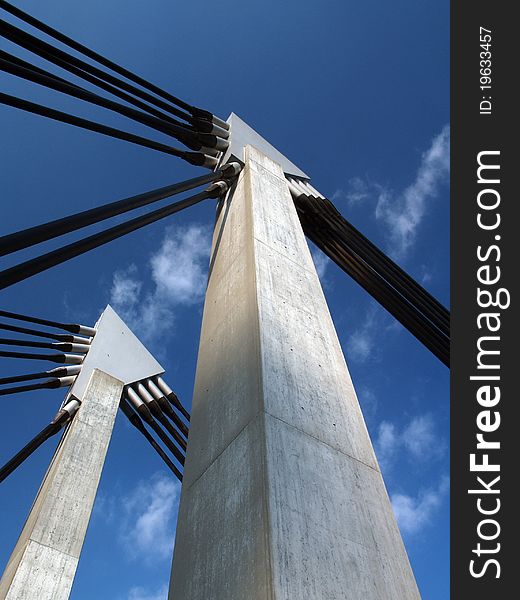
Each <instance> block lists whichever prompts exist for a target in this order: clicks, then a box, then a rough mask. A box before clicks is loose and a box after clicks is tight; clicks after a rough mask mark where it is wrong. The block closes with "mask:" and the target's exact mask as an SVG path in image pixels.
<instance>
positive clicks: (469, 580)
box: [451, 0, 520, 600]
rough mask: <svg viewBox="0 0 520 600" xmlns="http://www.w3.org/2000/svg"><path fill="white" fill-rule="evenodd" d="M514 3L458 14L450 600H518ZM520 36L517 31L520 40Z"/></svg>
mask: <svg viewBox="0 0 520 600" xmlns="http://www.w3.org/2000/svg"><path fill="white" fill-rule="evenodd" d="M514 8H515V5H514V3H511V2H504V1H502V2H500V1H495V2H483V1H481V0H472V1H470V0H464V1H461V2H452V7H451V88H452V89H451V95H452V96H451V132H452V134H451V140H452V142H451V143H452V149H451V253H452V271H451V289H452V311H451V315H452V324H451V334H452V336H451V337H452V350H451V377H452V379H451V380H452V384H451V406H452V422H451V439H452V441H451V457H452V458H451V461H452V464H451V472H452V476H451V536H452V537H451V550H452V552H451V597H452V598H453V599H457V600H465V599H466V598H468V599H471V600H480V599H486V600H488V599H489V600H499V599H502V598H504V599H505V598H508V599H509V598H513V597H518V591H516V592H515V591H514V590H515V589H516V588H517V584H516V582H517V580H518V578H519V577H520V564H518V565H517V564H516V563H517V562H518V561H517V555H518V549H517V548H518V544H517V540H516V539H515V538H516V530H517V529H518V527H517V523H518V520H519V517H518V512H519V509H520V503H519V498H518V491H517V490H518V487H519V486H518V485H515V484H516V483H517V476H518V467H517V466H516V464H517V459H518V457H519V455H520V429H519V428H518V427H517V419H518V417H517V413H518V410H517V407H518V405H519V403H520V395H519V392H518V385H517V384H516V381H515V379H516V378H517V377H520V352H519V351H518V349H517V347H516V346H517V344H516V343H515V342H516V338H517V336H519V335H520V327H519V318H518V302H519V298H520V295H519V292H518V279H519V278H520V233H519V231H520V230H519V222H520V217H519V216H518V214H519V210H518V207H519V205H520V197H519V192H518V191H517V190H515V189H513V184H514V182H515V181H516V179H517V177H518V173H519V172H520V160H519V158H520V156H519V153H518V151H516V150H515V149H514V146H515V145H516V142H517V139H518V134H519V127H518V123H519V118H518V115H517V110H515V109H513V102H514V96H515V93H516V92H515V91H514V88H517V87H518V86H516V85H515V83H516V81H515V80H517V79H518V75H517V74H518V72H519V68H518V59H519V58H520V51H519V47H518V43H517V40H518V38H519V37H520V36H518V34H516V33H517V32H516V31H515V29H517V28H518V22H517V19H515V17H514V16H513V10H514ZM515 34H516V35H515Z"/></svg>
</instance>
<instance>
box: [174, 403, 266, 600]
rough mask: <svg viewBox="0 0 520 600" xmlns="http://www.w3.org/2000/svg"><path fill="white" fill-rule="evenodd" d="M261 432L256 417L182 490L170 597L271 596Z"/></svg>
mask: <svg viewBox="0 0 520 600" xmlns="http://www.w3.org/2000/svg"><path fill="white" fill-rule="evenodd" d="M263 429H264V423H263V418H262V416H261V415H260V414H259V415H258V416H257V417H256V418H255V419H253V420H252V421H250V422H249V424H248V425H247V426H246V427H245V428H244V429H242V431H241V432H240V433H239V435H238V436H237V437H236V438H235V439H234V440H233V441H232V442H231V443H230V444H229V445H228V446H227V448H226V449H225V450H224V451H223V452H222V454H220V455H219V456H218V457H217V458H216V459H215V460H214V461H213V462H212V464H211V466H210V467H209V468H208V469H207V470H206V471H205V472H204V473H203V474H202V475H201V476H200V477H199V479H197V480H196V481H194V482H193V483H192V485H191V486H189V487H184V486H183V500H182V503H181V508H180V511H179V519H178V525H177V533H176V538H177V540H180V541H181V543H182V542H183V541H185V540H189V543H184V544H182V545H181V546H179V545H178V544H177V546H178V547H177V550H176V554H175V567H174V576H173V577H174V588H173V589H174V593H175V597H178V598H185V599H188V598H190V599H191V598H201V599H202V598H207V599H209V598H211V599H215V600H217V599H218V598H225V599H226V600H244V598H251V599H253V598H259V599H260V598H270V597H271V593H270V591H269V590H270V585H271V583H270V578H269V576H268V573H269V571H268V569H267V568H266V565H267V564H268V546H267V531H268V528H267V514H266V498H265V494H266V491H265V476H264V473H265V466H264V452H263V445H262V444H263V439H264V431H263ZM209 490H211V492H210V493H209V494H208V491H209ZM244 590H251V591H253V590H254V593H251V594H247V593H246V595H244V593H245V592H244Z"/></svg>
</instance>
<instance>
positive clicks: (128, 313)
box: [110, 224, 211, 341]
mask: <svg viewBox="0 0 520 600" xmlns="http://www.w3.org/2000/svg"><path fill="white" fill-rule="evenodd" d="M210 243H211V235H210V231H209V228H208V227H206V226H202V225H196V224H195V225H191V226H189V227H187V228H169V229H167V230H166V234H165V236H164V239H163V241H162V243H161V247H160V248H159V249H158V250H157V252H155V253H154V254H153V255H152V256H151V257H150V261H149V265H150V271H151V272H150V277H151V289H149V290H145V283H144V281H143V280H142V279H141V278H140V276H139V273H138V270H137V267H136V266H135V265H134V264H131V265H130V266H129V267H127V268H126V269H123V270H120V271H117V272H116V273H114V276H113V280H112V288H111V290H110V304H111V305H112V306H113V307H114V309H115V310H116V311H117V312H118V313H119V314H120V315H121V317H122V318H123V319H124V320H125V321H126V323H128V325H129V327H130V328H131V329H132V330H133V331H134V332H135V333H136V334H137V335H138V336H139V337H141V338H142V339H143V340H144V341H150V340H153V339H156V338H159V337H160V336H161V334H162V333H163V332H165V331H168V330H171V327H172V326H173V324H174V321H175V308H176V307H178V306H180V305H193V304H196V303H198V302H200V301H201V300H202V298H203V296H204V289H205V286H206V273H207V266H208V257H209V251H210Z"/></svg>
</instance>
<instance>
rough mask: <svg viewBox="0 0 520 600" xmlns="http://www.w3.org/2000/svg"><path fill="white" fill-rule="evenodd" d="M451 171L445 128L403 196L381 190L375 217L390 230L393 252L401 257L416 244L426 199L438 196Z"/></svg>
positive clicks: (447, 134)
mask: <svg viewBox="0 0 520 600" xmlns="http://www.w3.org/2000/svg"><path fill="white" fill-rule="evenodd" d="M449 168H450V128H449V126H448V125H446V126H445V127H444V128H443V129H442V131H441V132H440V133H439V134H438V135H437V136H435V137H434V138H433V140H432V143H431V145H430V148H429V149H428V150H427V151H426V152H425V153H424V154H423V156H422V160H421V164H420V166H419V169H418V170H417V174H416V177H415V180H414V181H413V183H412V184H411V185H409V186H408V187H407V188H406V189H405V190H404V191H403V192H402V193H401V194H399V195H397V196H396V195H395V194H393V193H392V192H391V191H390V190H388V189H385V188H382V187H381V188H380V191H379V198H378V201H377V206H376V218H377V219H379V220H380V221H381V222H383V223H384V224H385V225H387V226H388V228H389V235H390V240H391V251H392V252H393V253H394V254H396V255H397V256H399V257H402V256H404V255H405V254H406V252H407V251H408V250H409V248H410V247H411V246H412V244H413V243H414V241H415V237H416V234H417V229H418V227H419V225H420V224H421V222H422V220H423V219H424V216H425V215H426V212H427V200H429V199H431V198H434V197H435V196H436V195H437V194H438V190H439V187H440V185H441V184H442V183H444V182H446V181H447V178H448V175H449Z"/></svg>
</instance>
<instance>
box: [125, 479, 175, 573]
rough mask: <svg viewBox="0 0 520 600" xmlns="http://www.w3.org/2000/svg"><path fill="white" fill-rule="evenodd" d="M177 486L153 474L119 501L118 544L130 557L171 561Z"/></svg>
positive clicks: (170, 480)
mask: <svg viewBox="0 0 520 600" xmlns="http://www.w3.org/2000/svg"><path fill="white" fill-rule="evenodd" d="M179 494H180V485H179V484H178V483H177V482H176V481H174V480H173V479H171V478H167V477H165V476H162V475H154V476H153V477H152V478H151V479H149V480H148V481H142V482H140V483H139V484H138V485H137V487H136V488H135V489H134V490H133V491H132V492H131V493H130V494H128V495H127V496H126V497H124V498H123V499H122V500H121V502H120V510H121V523H120V538H119V540H120V542H121V544H122V545H123V547H124V548H125V550H126V551H127V553H128V555H129V556H130V558H133V559H139V560H143V561H144V562H150V561H155V562H156V561H158V560H165V559H169V558H171V554H172V550H173V540H174V537H175V522H174V519H175V516H176V511H177V506H178V501H179Z"/></svg>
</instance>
